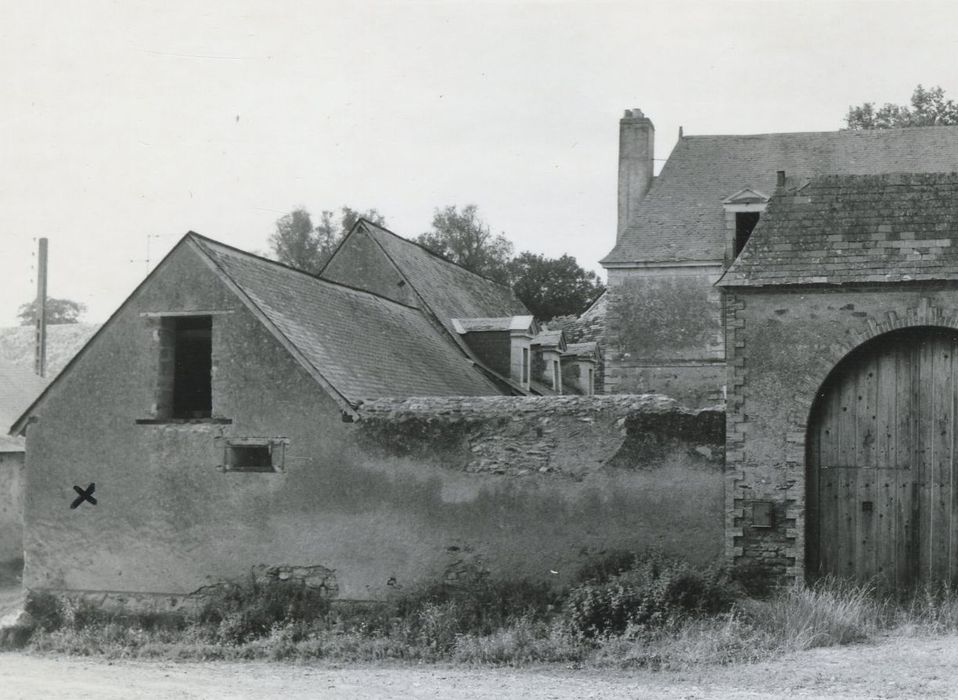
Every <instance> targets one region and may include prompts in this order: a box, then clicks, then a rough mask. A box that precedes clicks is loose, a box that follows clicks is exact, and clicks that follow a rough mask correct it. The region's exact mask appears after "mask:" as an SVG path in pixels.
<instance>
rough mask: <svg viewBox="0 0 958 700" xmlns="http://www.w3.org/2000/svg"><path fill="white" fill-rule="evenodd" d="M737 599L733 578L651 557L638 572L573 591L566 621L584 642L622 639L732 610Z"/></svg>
mask: <svg viewBox="0 0 958 700" xmlns="http://www.w3.org/2000/svg"><path fill="white" fill-rule="evenodd" d="M734 598H735V594H734V590H733V588H732V586H731V585H730V582H729V580H728V577H727V576H726V575H725V574H724V573H723V572H722V570H721V569H718V568H709V569H705V570H700V569H696V568H693V567H692V565H691V564H689V563H687V562H684V561H681V560H678V559H673V558H669V557H666V556H664V555H662V554H660V553H658V552H650V553H647V554H645V555H642V556H638V557H636V559H635V561H634V562H633V565H632V568H631V569H629V570H627V571H623V572H622V573H620V574H615V575H612V576H610V577H609V578H608V579H607V580H605V581H601V579H595V580H592V581H588V582H586V583H583V584H581V585H579V586H576V587H575V588H573V589H572V591H570V593H569V596H568V598H567V601H566V607H565V612H566V617H567V619H568V623H569V625H570V628H571V630H572V631H573V632H574V633H575V634H577V635H579V636H582V637H598V636H602V635H608V634H622V633H623V632H625V631H626V629H627V628H633V629H636V630H641V629H644V628H657V627H663V626H665V625H667V624H669V623H671V622H675V621H676V620H678V619H681V618H684V617H688V616H691V615H711V614H715V613H718V612H722V611H724V610H728V609H729V608H730V607H731V605H732V601H733V600H734Z"/></svg>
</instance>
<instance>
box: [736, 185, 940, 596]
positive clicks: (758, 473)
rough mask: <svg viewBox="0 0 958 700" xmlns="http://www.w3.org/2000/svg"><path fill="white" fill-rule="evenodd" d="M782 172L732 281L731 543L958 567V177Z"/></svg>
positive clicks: (905, 579) (847, 559) (837, 571)
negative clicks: (809, 175) (807, 175)
mask: <svg viewBox="0 0 958 700" xmlns="http://www.w3.org/2000/svg"><path fill="white" fill-rule="evenodd" d="M785 175H786V173H780V174H779V178H778V187H777V189H776V190H775V192H774V195H773V196H772V197H771V200H770V202H769V204H768V209H767V211H766V212H765V213H764V214H763V215H762V219H761V221H760V222H759V223H758V226H757V227H756V228H755V230H754V232H753V234H752V236H751V238H750V239H749V240H748V242H747V243H746V244H745V246H744V249H743V250H742V252H741V254H740V255H739V256H738V258H737V260H736V261H735V262H734V263H733V264H732V265H731V267H730V268H729V270H728V271H727V272H726V273H725V275H724V276H723V277H722V279H721V281H720V282H719V287H720V288H721V289H722V290H724V292H725V307H726V329H727V347H728V366H729V370H728V373H729V376H728V432H727V445H728V448H727V455H726V459H727V484H726V499H727V503H726V508H727V521H726V553H727V555H728V556H729V558H730V559H731V560H734V561H755V562H760V563H763V564H764V565H766V566H768V567H769V568H771V569H773V570H775V571H778V572H779V573H781V574H790V575H793V576H795V577H802V576H803V575H806V576H807V578H809V579H814V578H816V577H818V576H821V575H826V574H834V575H840V576H846V577H851V578H856V579H860V580H871V581H881V582H883V583H884V584H886V585H890V586H897V587H901V586H907V585H912V584H916V583H924V582H928V581H955V580H956V579H958V471H956V470H958V465H956V457H958V452H956V451H958V431H956V426H958V423H956V418H958V416H956V411H958V248H956V244H958V174H889V175H880V176H861V175H858V176H855V175H832V176H820V177H813V178H811V179H805V178H801V177H799V178H792V177H791V176H790V175H789V176H788V177H785Z"/></svg>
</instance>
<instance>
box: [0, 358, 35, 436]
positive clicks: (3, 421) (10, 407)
mask: <svg viewBox="0 0 958 700" xmlns="http://www.w3.org/2000/svg"><path fill="white" fill-rule="evenodd" d="M45 386H46V381H45V380H43V379H41V378H40V377H38V376H37V375H35V374H34V373H33V371H32V370H30V369H27V368H26V367H22V366H19V365H14V364H12V363H10V362H5V361H2V360H0V425H2V426H3V431H2V432H0V452H23V449H24V442H23V438H18V437H8V436H7V435H6V432H7V431H8V430H9V429H10V426H11V425H12V424H13V422H14V421H15V420H16V419H17V418H18V417H19V416H20V413H22V412H23V410H24V409H25V408H26V407H27V406H29V405H30V403H31V402H32V401H33V400H34V399H35V398H37V396H39V395H40V392H41V391H43V388H44V387H45Z"/></svg>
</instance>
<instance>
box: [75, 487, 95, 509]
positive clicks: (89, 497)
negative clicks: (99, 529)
mask: <svg viewBox="0 0 958 700" xmlns="http://www.w3.org/2000/svg"><path fill="white" fill-rule="evenodd" d="M73 490H74V491H76V492H77V493H78V494H80V495H79V496H77V497H76V498H75V499H73V503H71V504H70V510H73V509H74V508H77V507H79V505H80V504H81V503H83V501H89V502H90V503H91V504H92V505H96V499H95V498H94V497H93V492H94V491H96V484H90V485H89V486H87V487H86V489H81V488H80V487H79V486H74V487H73Z"/></svg>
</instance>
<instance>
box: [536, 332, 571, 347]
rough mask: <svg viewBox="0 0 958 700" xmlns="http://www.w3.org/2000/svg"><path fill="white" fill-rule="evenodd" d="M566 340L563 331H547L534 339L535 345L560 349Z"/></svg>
mask: <svg viewBox="0 0 958 700" xmlns="http://www.w3.org/2000/svg"><path fill="white" fill-rule="evenodd" d="M564 340H565V338H564V335H563V333H562V331H561V330H545V331H542V332H541V333H539V334H538V335H537V336H536V337H534V338H533V339H532V344H533V345H542V346H544V347H560V346H561V345H563V344H564V343H563V341H564Z"/></svg>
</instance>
